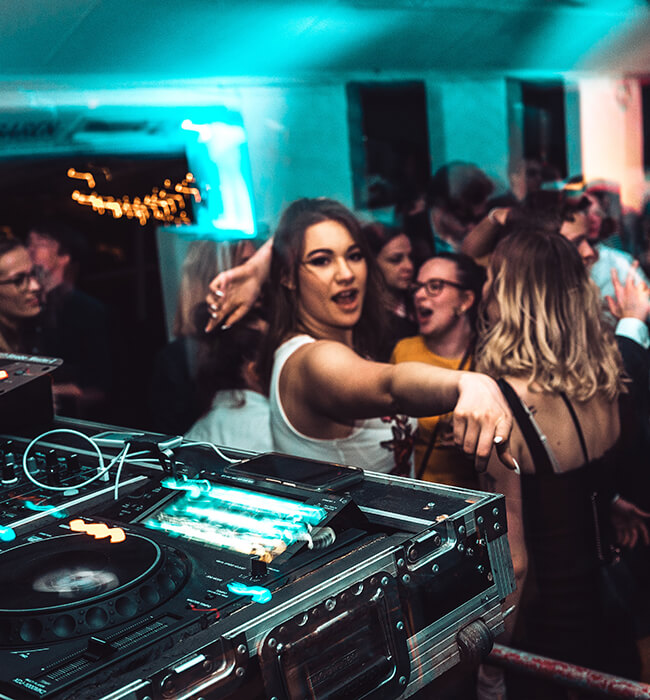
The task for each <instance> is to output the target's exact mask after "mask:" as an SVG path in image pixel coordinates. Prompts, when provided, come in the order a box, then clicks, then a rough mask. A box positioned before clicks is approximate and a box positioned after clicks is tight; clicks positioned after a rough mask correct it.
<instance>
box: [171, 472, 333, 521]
mask: <svg viewBox="0 0 650 700" xmlns="http://www.w3.org/2000/svg"><path fill="white" fill-rule="evenodd" d="M206 484H208V486H207V487H206ZM162 485H163V486H164V487H166V488H168V489H175V490H180V491H189V492H190V494H191V495H193V496H194V494H195V493H196V494H197V497H198V496H199V495H202V496H206V497H208V498H213V499H214V500H217V501H221V502H223V503H229V504H232V505H233V506H236V507H238V508H242V509H253V510H256V511H261V512H265V513H269V514H272V515H273V516H274V517H275V518H278V519H283V520H287V519H289V518H291V519H293V518H298V520H299V521H301V522H306V523H309V524H310V525H318V523H320V522H321V521H322V520H323V519H324V518H325V516H326V515H327V512H326V511H325V509H324V508H321V507H319V506H310V505H307V504H305V503H298V502H297V501H291V500H288V499H285V498H278V497H275V496H267V495H265V494H260V493H254V492H252V491H244V490H242V489H234V488H230V487H227V486H219V485H217V484H209V482H206V481H205V480H200V481H199V480H194V479H187V480H184V481H177V480H176V479H171V478H168V479H164V480H163V482H162Z"/></svg>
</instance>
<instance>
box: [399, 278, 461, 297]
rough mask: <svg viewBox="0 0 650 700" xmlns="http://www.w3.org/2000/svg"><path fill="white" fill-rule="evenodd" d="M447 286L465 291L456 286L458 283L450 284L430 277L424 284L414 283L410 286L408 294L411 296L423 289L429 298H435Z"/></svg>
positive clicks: (447, 281)
mask: <svg viewBox="0 0 650 700" xmlns="http://www.w3.org/2000/svg"><path fill="white" fill-rule="evenodd" d="M446 284H448V285H449V286H450V287H456V289H465V287H463V285H462V284H458V282H450V281H449V280H441V279H438V278H437V277H432V278H431V279H430V280H427V281H426V282H414V283H413V284H411V286H410V287H409V292H410V293H411V294H415V293H416V292H417V291H418V290H420V289H422V287H424V291H425V292H426V293H427V294H428V295H429V296H430V297H437V296H438V295H439V294H440V293H441V292H442V290H443V289H444V288H445V285H446Z"/></svg>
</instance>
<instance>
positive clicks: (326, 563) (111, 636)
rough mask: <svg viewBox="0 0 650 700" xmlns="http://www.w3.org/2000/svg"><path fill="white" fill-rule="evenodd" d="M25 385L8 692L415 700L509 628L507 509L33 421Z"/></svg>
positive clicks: (2, 604)
mask: <svg viewBox="0 0 650 700" xmlns="http://www.w3.org/2000/svg"><path fill="white" fill-rule="evenodd" d="M0 362H4V368H5V371H7V373H8V374H9V376H10V377H11V373H12V371H13V370H14V369H16V367H18V368H19V370H21V369H22V370H25V369H28V370H29V372H31V375H30V376H33V377H34V381H35V382H38V383H41V382H42V379H43V377H44V376H47V375H49V372H50V369H48V367H49V368H51V367H52V365H48V364H47V358H18V359H12V358H11V357H10V358H9V359H7V356H0ZM21 363H22V366H19V365H21ZM25 365H28V367H27V368H26V367H25ZM18 376H19V377H23V376H25V375H24V374H19V375H18ZM28 385H29V382H23V380H21V383H20V384H19V385H18V386H17V388H16V390H15V391H12V392H11V393H15V394H16V396H14V397H13V398H12V400H11V402H10V403H11V421H10V422H11V426H12V427H11V430H5V429H4V424H3V428H2V431H3V432H2V434H0V476H1V477H2V478H1V483H0V593H1V598H0V698H2V699H9V698H11V699H17V700H20V699H22V698H24V699H32V698H45V699H47V700H49V699H52V700H63V699H67V700H72V699H73V698H74V700H84V699H86V698H87V699H90V698H93V699H103V700H147V699H148V700H162V699H163V698H164V699H170V698H196V699H197V700H198V699H199V698H204V699H206V700H208V699H212V698H214V699H217V698H218V699H221V698H224V699H229V698H246V699H247V700H248V699H249V698H250V699H251V700H255V699H257V698H259V699H260V700H261V699H263V698H275V699H276V700H280V699H281V698H291V699H292V700H293V699H295V700H299V699H300V700H303V699H304V698H313V699H318V700H325V699H332V700H334V699H339V698H341V699H343V698H349V699H350V700H358V699H361V698H399V697H409V696H411V695H413V694H415V693H416V692H417V691H419V690H422V689H424V688H425V687H427V686H429V685H430V684H435V683H436V682H437V681H438V680H439V679H441V678H442V677H443V675H444V674H445V672H447V671H449V670H450V669H452V668H454V667H456V666H458V665H459V664H461V663H463V662H465V663H477V662H478V661H479V660H480V658H481V657H482V656H483V655H485V654H486V653H487V652H489V650H490V648H491V645H492V640H493V638H494V636H495V635H496V634H498V633H499V632H500V631H501V630H502V629H503V614H502V611H501V603H502V601H503V599H504V598H505V596H506V595H507V594H508V593H510V592H511V591H512V590H513V588H514V577H513V571H512V563H511V559H510V553H509V549H508V545H507V538H506V518H505V508H504V499H503V497H502V496H499V495H494V494H487V493H482V492H478V491H468V490H463V489H455V488H450V487H445V486H439V485H435V484H428V483H423V482H416V481H413V480H410V479H404V478H399V477H392V476H388V475H383V474H378V473H374V472H370V471H366V472H364V471H362V470H360V469H356V468H354V467H349V466H346V465H335V464H329V463H323V462H314V461H310V460H302V459H298V458H295V457H291V456H288V455H280V454H275V453H270V454H264V455H256V454H254V453H250V452H244V451H241V450H237V451H236V450H232V449H229V448H228V447H216V446H212V445H207V444H195V443H190V442H188V441H186V440H183V439H182V438H180V437H176V436H163V435H157V434H152V433H146V432H142V431H135V430H130V429H123V428H119V427H114V426H104V425H97V424H91V423H84V422H79V421H72V420H67V419H62V418H56V417H54V416H52V415H51V414H50V415H48V410H47V409H46V408H44V407H42V406H41V407H40V408H39V410H31V411H30V410H27V411H25V410H24V409H25V406H26V404H28V403H29V404H31V402H33V401H34V400H37V401H46V402H47V397H46V396H45V395H40V392H42V391H43V390H42V389H38V391H29V392H26V394H28V397H27V398H22V397H21V396H20V394H21V392H22V391H23V389H24V387H26V386H28ZM21 387H22V388H21ZM35 397H36V398H35ZM49 401H50V405H51V397H50V399H49ZM2 407H3V397H2V395H0V415H2V410H3V408H2ZM32 417H36V418H37V420H32ZM432 687H433V686H432Z"/></svg>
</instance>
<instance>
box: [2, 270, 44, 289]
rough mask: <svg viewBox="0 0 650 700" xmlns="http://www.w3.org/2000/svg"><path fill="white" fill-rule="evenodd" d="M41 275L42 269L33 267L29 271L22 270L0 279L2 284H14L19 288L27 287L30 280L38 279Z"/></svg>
mask: <svg viewBox="0 0 650 700" xmlns="http://www.w3.org/2000/svg"><path fill="white" fill-rule="evenodd" d="M39 277H40V270H38V269H37V268H35V267H33V268H32V269H31V270H30V271H29V272H21V273H20V274H18V275H15V276H14V277H10V278H9V279H6V280H0V284H13V285H14V286H15V287H16V288H17V289H25V288H26V287H27V285H28V284H29V281H30V280H38V279H39Z"/></svg>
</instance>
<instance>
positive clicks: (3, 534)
mask: <svg viewBox="0 0 650 700" xmlns="http://www.w3.org/2000/svg"><path fill="white" fill-rule="evenodd" d="M15 539H16V533H15V531H14V530H13V529H12V528H10V527H0V542H12V541H13V540H15Z"/></svg>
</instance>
